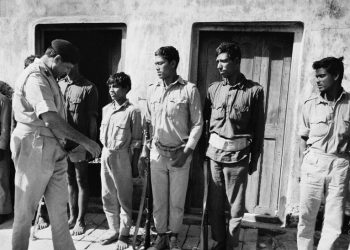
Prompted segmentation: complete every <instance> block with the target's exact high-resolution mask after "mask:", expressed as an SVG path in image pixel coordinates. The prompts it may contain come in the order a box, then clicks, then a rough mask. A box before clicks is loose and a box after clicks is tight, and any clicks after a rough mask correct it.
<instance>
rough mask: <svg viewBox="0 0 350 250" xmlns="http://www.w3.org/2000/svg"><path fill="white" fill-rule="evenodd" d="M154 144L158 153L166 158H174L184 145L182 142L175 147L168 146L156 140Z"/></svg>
mask: <svg viewBox="0 0 350 250" xmlns="http://www.w3.org/2000/svg"><path fill="white" fill-rule="evenodd" d="M154 145H155V146H156V148H157V150H158V152H159V154H160V155H162V156H164V157H167V158H174V157H175V156H176V153H177V152H178V151H179V150H180V149H183V148H184V147H185V145H184V144H182V145H180V146H176V147H168V146H164V145H162V144H161V143H160V142H159V141H156V142H155V143H154Z"/></svg>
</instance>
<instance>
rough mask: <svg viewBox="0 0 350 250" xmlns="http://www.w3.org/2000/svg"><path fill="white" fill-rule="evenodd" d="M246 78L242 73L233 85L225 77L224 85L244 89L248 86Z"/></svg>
mask: <svg viewBox="0 0 350 250" xmlns="http://www.w3.org/2000/svg"><path fill="white" fill-rule="evenodd" d="M246 80H247V79H246V78H245V76H244V75H243V74H242V73H240V74H239V76H238V78H237V83H236V84H235V85H231V84H230V82H229V81H228V79H227V78H224V80H223V85H231V86H232V88H234V89H243V88H244V87H245V86H246V84H245V83H246Z"/></svg>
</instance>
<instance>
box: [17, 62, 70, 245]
mask: <svg viewBox="0 0 350 250" xmlns="http://www.w3.org/2000/svg"><path fill="white" fill-rule="evenodd" d="M13 109H14V116H15V120H16V121H17V126H16V128H15V130H14V131H13V133H12V135H11V144H10V146H11V151H12V159H13V161H14V164H15V168H16V176H15V218H14V223H13V234H12V248H13V249H16V250H22V249H28V241H29V234H30V228H31V222H32V218H33V216H34V213H35V209H36V207H37V204H38V202H39V201H40V198H41V196H42V195H44V197H45V201H46V205H47V209H48V212H49V215H50V223H51V230H52V240H53V245H54V249H58V250H74V249H75V247H74V244H73V241H72V238H71V236H70V233H69V228H68V217H67V203H68V190H67V173H66V171H67V159H66V152H65V151H64V150H63V149H62V145H60V144H61V143H62V144H63V143H64V138H63V136H61V135H60V134H59V133H58V131H55V130H50V129H48V128H47V127H46V126H45V124H44V122H43V120H41V119H40V115H41V114H44V113H46V112H55V113H57V114H58V115H59V116H60V117H61V118H62V119H66V112H65V107H64V100H63V96H62V94H61V92H60V89H59V86H58V84H57V82H56V80H55V78H54V76H53V75H52V72H51V70H50V69H49V68H48V67H47V66H46V65H45V64H44V63H43V62H42V60H41V59H35V61H34V62H33V63H32V64H31V65H29V66H28V67H27V68H26V69H25V70H24V72H23V73H22V74H21V75H20V77H19V78H18V80H17V81H16V84H15V92H14V96H13ZM53 133H55V136H56V138H55V137H54V135H53Z"/></svg>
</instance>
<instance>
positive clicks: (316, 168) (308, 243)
mask: <svg viewBox="0 0 350 250" xmlns="http://www.w3.org/2000/svg"><path fill="white" fill-rule="evenodd" d="M348 170H349V158H348V157H338V156H333V155H327V154H323V153H318V152H314V151H309V152H308V153H307V154H306V155H305V157H304V160H303V163H302V165H301V183H300V208H299V210H300V211H299V224H298V234H297V243H298V249H299V250H304V249H305V250H306V249H307V250H311V249H313V243H314V240H313V239H314V232H315V223H316V216H317V213H318V211H319V208H320V204H321V201H322V199H323V198H324V199H325V213H324V221H323V228H322V233H321V239H320V241H319V244H318V248H317V249H332V247H333V244H334V242H335V240H336V239H337V238H338V237H339V235H340V234H341V228H342V224H343V212H344V205H345V196H346V192H347V185H348V178H349V173H348Z"/></svg>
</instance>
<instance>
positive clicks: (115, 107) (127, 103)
mask: <svg viewBox="0 0 350 250" xmlns="http://www.w3.org/2000/svg"><path fill="white" fill-rule="evenodd" d="M115 104H116V103H115V101H113V103H112V105H113V110H115V111H118V110H121V109H122V108H124V107H126V106H128V105H129V104H130V102H129V99H126V101H125V102H123V104H122V105H120V106H119V105H118V104H117V105H118V106H116V105H115Z"/></svg>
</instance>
